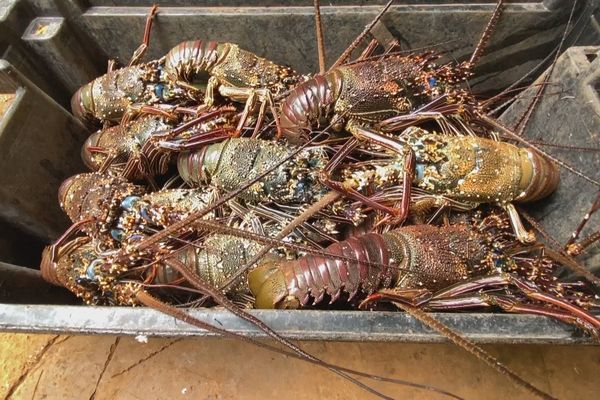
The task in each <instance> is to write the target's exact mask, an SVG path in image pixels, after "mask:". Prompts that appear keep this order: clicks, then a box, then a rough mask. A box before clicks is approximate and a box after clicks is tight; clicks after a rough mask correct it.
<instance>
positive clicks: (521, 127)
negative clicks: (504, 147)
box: [515, 0, 577, 136]
mask: <svg viewBox="0 0 600 400" xmlns="http://www.w3.org/2000/svg"><path fill="white" fill-rule="evenodd" d="M576 6H577V0H575V1H574V2H573V7H571V13H570V14H569V19H568V20H567V23H566V25H565V31H564V32H563V35H562V37H561V38H560V43H559V44H558V48H557V49H556V54H555V55H554V60H553V61H552V65H550V68H549V69H548V71H546V73H545V74H544V79H543V81H542V84H541V85H540V86H539V87H538V90H537V92H536V94H535V96H534V97H533V100H531V104H529V107H528V108H527V110H526V111H525V113H524V114H523V115H522V116H521V119H519V121H518V122H517V124H516V126H515V129H518V131H517V132H516V133H517V135H519V136H522V135H523V132H524V131H525V128H526V127H527V124H528V123H529V121H530V120H531V115H532V114H533V111H534V109H535V106H536V105H537V103H538V102H539V101H540V98H541V97H542V95H543V94H544V89H545V88H546V84H547V83H548V81H549V80H550V76H551V75H552V73H553V72H554V67H555V66H556V61H557V60H558V57H559V56H560V51H561V49H562V46H563V44H564V42H565V38H566V37H567V32H569V25H571V21H572V20H573V14H574V13H575V7H576Z"/></svg>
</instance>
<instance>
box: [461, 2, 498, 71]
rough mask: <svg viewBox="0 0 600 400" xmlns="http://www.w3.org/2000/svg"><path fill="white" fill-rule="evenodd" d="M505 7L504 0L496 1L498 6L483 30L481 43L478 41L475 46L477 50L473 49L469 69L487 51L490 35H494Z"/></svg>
mask: <svg viewBox="0 0 600 400" xmlns="http://www.w3.org/2000/svg"><path fill="white" fill-rule="evenodd" d="M503 9H504V0H498V3H496V8H495V9H494V12H493V13H492V16H491V17H490V20H489V21H488V23H487V25H486V27H485V29H484V30H483V33H482V34H481V38H480V39H479V43H477V46H475V50H474V51H473V54H472V55H471V58H470V59H469V63H468V64H469V69H472V68H473V66H474V65H475V64H476V63H477V62H478V61H479V59H480V58H481V55H482V54H483V52H484V51H485V48H486V47H487V45H488V42H489V40H490V37H491V35H492V31H493V30H494V28H495V27H496V24H497V23H498V20H499V19H500V16H501V15H502V10H503Z"/></svg>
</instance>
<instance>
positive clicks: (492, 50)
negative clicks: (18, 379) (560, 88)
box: [0, 0, 599, 344]
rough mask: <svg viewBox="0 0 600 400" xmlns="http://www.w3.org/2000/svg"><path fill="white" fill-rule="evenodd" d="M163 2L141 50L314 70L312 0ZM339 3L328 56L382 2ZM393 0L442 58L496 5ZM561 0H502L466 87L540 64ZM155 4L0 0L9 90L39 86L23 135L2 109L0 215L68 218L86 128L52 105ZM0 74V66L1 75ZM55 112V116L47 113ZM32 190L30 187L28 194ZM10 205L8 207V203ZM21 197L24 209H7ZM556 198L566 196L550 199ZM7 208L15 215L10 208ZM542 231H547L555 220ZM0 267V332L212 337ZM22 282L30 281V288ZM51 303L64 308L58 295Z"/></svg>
mask: <svg viewBox="0 0 600 400" xmlns="http://www.w3.org/2000/svg"><path fill="white" fill-rule="evenodd" d="M161 3H162V4H161V8H160V12H159V15H158V18H157V20H156V22H155V25H154V28H153V32H152V37H151V45H150V50H149V54H148V58H153V57H158V56H160V55H163V54H164V53H165V52H166V51H168V50H169V49H170V48H171V47H172V46H174V45H175V44H177V43H178V42H180V41H182V40H187V39H197V38H201V39H212V40H221V41H233V42H237V43H239V44H240V45H241V46H242V47H244V48H247V49H249V50H252V51H254V52H256V53H258V54H260V55H262V56H265V57H268V58H271V59H273V60H275V61H278V62H281V63H287V64H289V65H291V66H293V67H295V68H297V69H299V70H301V71H303V72H308V71H315V70H316V69H317V63H316V59H317V55H316V45H315V34H314V29H313V23H314V20H313V9H312V2H311V1H308V0H307V1H300V0H293V1H289V2H285V3H284V2H281V1H267V0H260V1H254V2H252V3H251V5H247V3H249V2H244V1H196V2H194V3H193V4H194V6H193V7H190V6H187V5H186V4H188V3H189V2H185V1H180V0H166V1H164V2H161ZM334 3H335V4H336V5H335V6H330V5H327V6H324V7H323V8H322V18H323V23H324V26H325V29H326V31H325V37H326V46H327V60H328V62H329V63H332V62H333V61H334V60H335V59H336V58H337V56H338V55H339V54H340V53H341V52H342V51H343V49H344V48H345V46H346V45H347V44H348V43H350V42H351V41H352V39H353V38H354V37H355V36H356V35H357V34H358V33H359V32H360V31H361V30H362V29H363V27H364V25H365V24H367V23H368V22H369V21H370V20H371V19H372V18H373V17H374V16H375V15H376V14H377V13H378V11H379V9H380V7H381V5H382V4H384V3H385V2H384V1H369V2H366V1H352V0H340V1H335V2H334ZM398 3H399V4H397V5H394V6H392V9H391V11H390V12H389V13H388V14H387V15H386V16H385V17H384V18H383V22H382V23H383V25H385V26H386V27H387V29H388V30H389V31H390V32H392V34H394V35H395V36H396V37H397V38H398V39H399V40H400V41H401V43H402V45H403V47H404V48H406V49H419V48H431V47H432V46H433V47H435V48H437V49H438V50H440V51H443V52H445V54H446V58H447V59H452V58H457V59H459V60H460V59H466V58H467V57H468V56H469V55H470V53H471V52H472V50H473V47H474V45H475V44H476V43H477V41H478V39H479V35H480V33H481V31H482V29H483V27H484V26H485V24H486V23H487V19H488V18H489V16H490V14H491V12H492V10H493V8H494V7H495V4H494V1H482V2H477V3H476V4H472V3H469V2H460V1H454V0H447V1H442V0H430V1H425V0H409V1H398ZM569 3H570V2H561V1H548V0H547V1H515V2H510V4H508V5H507V7H506V11H505V14H504V16H503V18H502V20H501V22H500V24H499V26H498V28H497V30H496V31H495V32H494V35H493V37H492V40H491V43H490V46H489V48H488V52H487V54H486V56H485V57H484V58H483V59H482V60H481V62H480V64H479V66H478V68H477V70H476V74H475V77H474V78H473V79H472V81H471V82H470V83H471V85H472V88H473V90H474V91H475V92H476V93H495V92H497V91H498V90H500V89H501V88H503V87H505V86H507V85H508V84H510V83H512V82H513V81H515V80H517V79H518V78H520V77H521V76H523V75H524V74H526V73H527V72H529V71H531V70H532V69H533V68H534V66H536V65H539V64H540V63H542V64H543V62H544V59H545V58H546V56H547V55H548V54H549V53H550V52H551V51H552V49H553V48H554V47H555V46H556V45H557V43H558V41H559V39H560V35H561V33H562V31H563V30H564V25H565V22H566V20H567V17H568V14H569V12H570V7H569V5H570V4H569ZM151 4H152V2H150V1H124V2H123V1H119V2H116V1H110V0H89V1H85V2H84V1H78V0H59V1H56V2H45V1H38V0H30V1H17V0H9V1H7V0H4V1H1V0H0V34H2V35H0V36H2V39H0V46H2V47H1V49H2V51H3V52H4V58H5V59H7V60H8V62H4V63H3V64H1V65H2V66H3V68H4V71H10V74H8V75H11V76H12V78H11V79H12V80H8V81H9V82H12V83H13V86H12V89H11V90H13V92H14V93H17V92H19V93H21V92H23V91H25V92H26V93H29V94H32V95H33V98H34V100H35V101H36V102H37V103H36V104H37V105H35V107H34V106H31V105H30V106H28V109H25V110H22V111H20V112H21V114H22V115H25V116H30V118H25V120H26V122H28V123H30V122H31V121H35V120H36V119H37V122H38V123H37V124H33V125H34V128H31V129H30V128H28V129H27V130H24V131H22V132H19V127H23V125H22V124H23V122H20V123H16V122H15V121H17V118H16V116H13V115H12V114H5V115H4V116H3V117H2V119H1V120H0V125H1V126H5V125H6V126H8V125H10V124H14V126H15V128H12V129H13V130H12V131H1V130H0V140H2V137H3V135H6V136H9V135H12V137H16V138H17V140H16V142H21V150H20V152H19V153H18V154H19V155H20V157H14V156H13V155H12V153H10V152H9V151H7V148H8V147H6V146H4V145H3V146H0V162H5V160H6V159H7V158H6V157H7V155H11V156H13V158H12V161H11V162H10V163H8V165H9V167H23V168H16V169H14V170H11V169H10V168H9V169H0V188H2V187H6V186H7V183H10V182H11V181H14V182H17V183H20V185H13V186H10V187H11V188H12V190H10V191H5V192H1V191H0V193H4V194H3V196H4V197H3V198H0V202H1V201H4V202H5V203H0V204H1V205H0V208H1V209H2V210H3V211H2V212H0V215H2V218H3V219H4V220H9V221H10V223H11V224H12V225H18V226H19V227H20V229H22V230H26V231H27V232H29V233H30V234H33V235H36V236H37V237H38V238H39V241H40V243H41V242H47V241H48V240H49V239H51V238H54V237H56V235H57V234H58V233H59V232H60V231H61V230H62V229H64V228H66V226H67V224H66V222H65V218H64V216H62V214H61V213H60V211H59V210H58V206H57V204H56V191H57V189H58V184H59V182H60V181H61V180H62V179H64V178H66V177H67V176H69V175H71V174H73V173H75V172H78V171H82V170H83V168H82V167H81V166H80V161H79V158H78V154H79V148H80V146H81V144H82V143H83V140H84V138H85V132H82V130H81V129H82V128H81V126H80V125H79V124H78V123H76V122H75V121H74V120H73V119H72V118H71V117H70V116H69V114H68V113H67V112H65V111H64V110H63V109H62V108H61V107H60V106H59V105H63V106H66V105H67V102H68V99H69V97H70V95H71V94H72V91H73V90H74V89H75V88H76V87H77V86H79V85H81V84H82V83H84V82H86V81H89V80H91V79H93V78H94V77H96V76H97V75H99V74H101V73H102V72H103V71H104V70H105V68H106V62H107V58H108V57H109V56H110V57H115V58H117V59H118V60H119V61H121V62H122V63H126V62H127V61H128V60H129V57H130V56H131V53H132V51H133V50H134V49H135V48H136V47H137V46H138V45H139V41H140V39H141V34H142V31H143V25H144V21H145V17H146V14H147V12H148V9H149V7H150V5H151ZM596 4H597V2H596V1H595V0H590V1H587V2H586V1H581V2H580V7H578V9H577V10H576V14H575V18H576V20H577V21H579V24H578V25H577V26H576V29H574V30H573V33H572V34H571V35H570V36H569V37H567V40H566V42H565V46H567V45H570V44H572V43H573V42H574V41H575V39H576V38H585V40H586V43H595V42H598V38H599V36H598V32H597V30H596V29H595V27H596V25H595V12H596V8H597V7H596ZM546 62H548V60H546ZM539 70H540V71H541V70H543V68H540V69H539ZM534 77H535V76H534ZM4 78H5V77H4V76H3V74H0V80H1V79H4ZM42 92H44V93H45V94H44V93H42ZM50 97H51V98H52V99H54V100H52V99H51V98H50ZM17 106H18V102H15V104H14V107H17ZM38 110H41V111H38ZM44 113H46V114H44ZM15 115H16V114H15ZM42 115H44V116H42ZM51 120H56V121H61V122H60V123H59V122H55V123H49V122H48V121H51ZM61 124H62V125H61ZM39 143H44V144H43V145H40V144H39ZM32 160H34V161H32ZM44 160H46V161H44ZM42 161H43V163H42ZM44 165H45V166H46V168H45V169H44ZM49 166H51V168H50V167H49ZM14 171H16V172H14ZM44 174H45V175H44ZM19 191H21V192H19ZM31 191H33V192H35V193H34V194H30V193H29V192H31ZM11 196H12V197H11ZM2 199H4V200H2ZM553 199H554V200H557V198H552V199H551V200H550V202H552V201H554V200H553ZM4 204H9V205H10V206H9V207H5V206H4ZM15 205H18V206H19V207H16V208H15ZM11 207H12V208H11ZM557 207H566V206H565V205H564V203H557ZM13 209H16V210H18V212H17V213H15V212H11V213H7V212H6V210H13ZM15 216H16V217H15ZM1 228H2V225H0V229H1ZM11 229H12V228H11ZM549 229H555V228H554V227H552V226H551V227H549ZM9 235H10V236H9ZM2 236H3V239H4V240H5V241H10V240H16V241H18V242H21V243H25V242H24V240H25V239H24V236H23V237H19V235H17V234H13V233H10V234H9V233H7V232H6V231H3V232H2ZM0 244H2V242H1V241H0ZM3 248H5V249H9V250H10V258H9V251H8V250H6V253H5V254H1V253H0V260H4V261H6V260H10V262H12V263H19V264H21V265H27V266H30V267H31V266H34V265H31V264H32V263H30V262H29V261H26V262H18V261H15V259H16V258H15V255H14V254H15V250H14V249H15V248H18V246H17V247H15V246H12V247H11V246H4V247H3V246H0V252H2V251H3V250H2V249H3ZM36 251H37V249H36ZM17 252H18V251H17ZM17 258H18V257H17ZM0 276H1V277H2V279H1V281H0V283H1V285H0V289H3V288H4V289H5V290H0V301H2V303H3V304H0V330H6V331H18V332H72V333H98V334H105V333H111V334H115V333H116V334H126V335H138V334H145V335H162V336H179V335H185V336H189V335H208V334H209V333H207V332H205V331H203V330H200V329H196V328H193V327H191V326H189V325H186V324H184V323H182V322H179V321H175V320H174V319H173V318H171V317H168V316H166V315H162V314H160V313H158V312H156V311H154V310H149V309H143V308H122V307H113V308H105V307H94V308H87V307H83V306H74V305H68V304H69V302H70V301H72V300H73V298H72V297H70V296H69V295H68V294H67V295H66V297H64V296H65V291H64V290H62V289H60V288H51V287H50V286H48V285H45V284H44V283H43V282H42V281H41V280H40V277H39V272H38V271H34V270H30V269H26V268H22V267H17V266H10V265H6V264H0ZM27 282H31V285H32V286H31V287H30V286H29V285H28V284H27ZM42 288H44V289H42ZM9 303H12V304H9ZM55 303H59V304H60V305H52V304H55ZM192 312H193V313H194V314H195V315H196V316H198V317H199V318H201V319H203V320H205V321H209V322H213V323H216V324H217V325H218V326H221V327H226V328H230V329H232V330H234V331H236V332H240V333H243V334H246V335H249V336H261V335H262V334H261V333H260V332H259V331H257V330H256V329H254V328H252V327H250V326H248V325H247V324H246V323H245V322H243V321H240V320H239V319H237V318H236V317H234V316H232V315H230V314H228V313H227V312H225V311H223V310H221V309H219V308H216V309H211V310H194V311H192ZM254 313H255V314H256V315H257V316H259V317H260V318H261V319H263V320H264V321H266V322H267V323H268V324H269V325H271V326H272V327H274V328H276V329H277V330H278V331H280V332H281V333H282V334H283V335H284V336H287V337H290V338H295V339H307V340H308V339H310V340H357V341H366V340H372V341H415V342H437V341H441V340H443V339H442V338H441V337H440V336H439V335H437V334H436V333H434V332H432V331H431V330H429V329H428V328H426V327H423V326H422V325H421V324H420V323H419V322H418V321H416V320H415V319H413V318H412V317H410V316H408V315H406V314H404V313H389V312H358V311H344V312H341V311H255V312H254ZM436 315H437V316H438V317H439V318H440V319H441V320H442V321H443V322H445V323H447V324H448V325H449V326H450V327H452V328H454V329H455V330H457V331H458V332H461V333H463V334H464V335H466V336H467V337H470V338H472V339H473V340H476V341H479V342H486V343H499V342H502V343H534V342H535V343H569V344H571V343H589V340H588V339H587V338H586V337H583V336H582V335H581V334H580V332H577V331H576V330H574V329H573V328H572V327H570V326H566V325H564V324H560V323H557V322H555V321H552V320H549V319H546V318H542V317H535V316H522V315H506V314H473V313H464V314H436Z"/></svg>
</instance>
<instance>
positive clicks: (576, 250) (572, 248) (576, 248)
mask: <svg viewBox="0 0 600 400" xmlns="http://www.w3.org/2000/svg"><path fill="white" fill-rule="evenodd" d="M599 209H600V192H598V197H596V200H595V201H594V203H593V204H592V207H591V208H590V211H588V212H587V213H586V214H585V215H584V216H583V219H582V220H581V222H580V223H579V225H578V226H577V228H576V229H575V231H574V232H573V233H572V234H571V237H570V238H569V240H568V241H567V243H566V244H565V251H566V252H567V254H569V255H571V256H577V255H579V254H581V252H582V251H583V249H584V248H585V247H587V246H589V245H591V244H592V243H593V241H592V242H590V241H589V239H590V238H592V237H593V236H594V235H596V236H598V237H597V238H596V239H595V240H599V239H600V231H597V232H595V233H593V234H592V235H590V236H588V237H587V238H586V239H584V240H583V242H588V243H586V245H585V246H582V245H581V244H580V243H575V241H576V240H577V238H578V237H579V235H580V234H581V231H582V230H583V228H584V227H585V225H586V224H587V223H588V221H589V220H590V217H591V216H592V214H594V213H595V212H596V211H598V210H599Z"/></svg>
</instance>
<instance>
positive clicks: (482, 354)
mask: <svg viewBox="0 0 600 400" xmlns="http://www.w3.org/2000/svg"><path fill="white" fill-rule="evenodd" d="M394 304H395V305H396V306H398V307H399V308H401V309H402V310H404V311H406V312H407V313H409V314H410V315H412V316H413V317H415V318H416V319H418V320H419V321H421V322H422V323H424V324H425V325H427V326H428V327H430V328H432V329H434V330H436V331H438V332H439V333H441V334H442V335H443V336H445V337H446V338H448V339H450V340H451V341H452V342H453V343H455V344H456V345H457V346H458V347H461V348H463V349H464V350H466V351H468V352H469V353H471V354H473V355H474V356H475V357H477V358H478V359H480V360H482V361H483V362H485V363H486V364H487V365H488V366H490V367H492V368H493V369H495V370H496V371H498V372H499V373H501V374H502V375H505V376H506V377H508V378H509V379H510V380H511V381H513V382H514V383H516V384H518V385H519V386H520V387H522V388H524V389H526V390H527V391H529V392H531V393H533V394H535V395H536V396H537V397H539V398H542V399H554V397H552V396H550V395H549V394H547V393H545V392H543V391H541V390H540V389H538V388H536V387H535V386H533V385H532V384H531V383H529V382H527V381H525V380H523V378H521V377H520V376H519V375H517V374H516V373H515V372H514V371H512V370H511V369H509V368H508V367H506V366H505V365H504V364H502V363H501V362H500V361H498V359H496V358H495V357H494V356H492V355H491V354H489V353H488V352H487V351H485V350H484V349H483V348H481V347H480V346H478V345H477V344H475V343H474V342H472V341H470V340H469V339H467V338H465V337H463V336H461V335H459V334H457V333H455V332H454V331H452V329H450V328H448V326H446V325H445V324H443V323H441V322H440V321H438V320H436V319H435V318H433V317H432V316H430V315H429V314H427V313H426V312H424V311H422V310H420V309H418V308H416V307H413V306H411V305H408V304H405V303H402V302H399V301H394Z"/></svg>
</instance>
